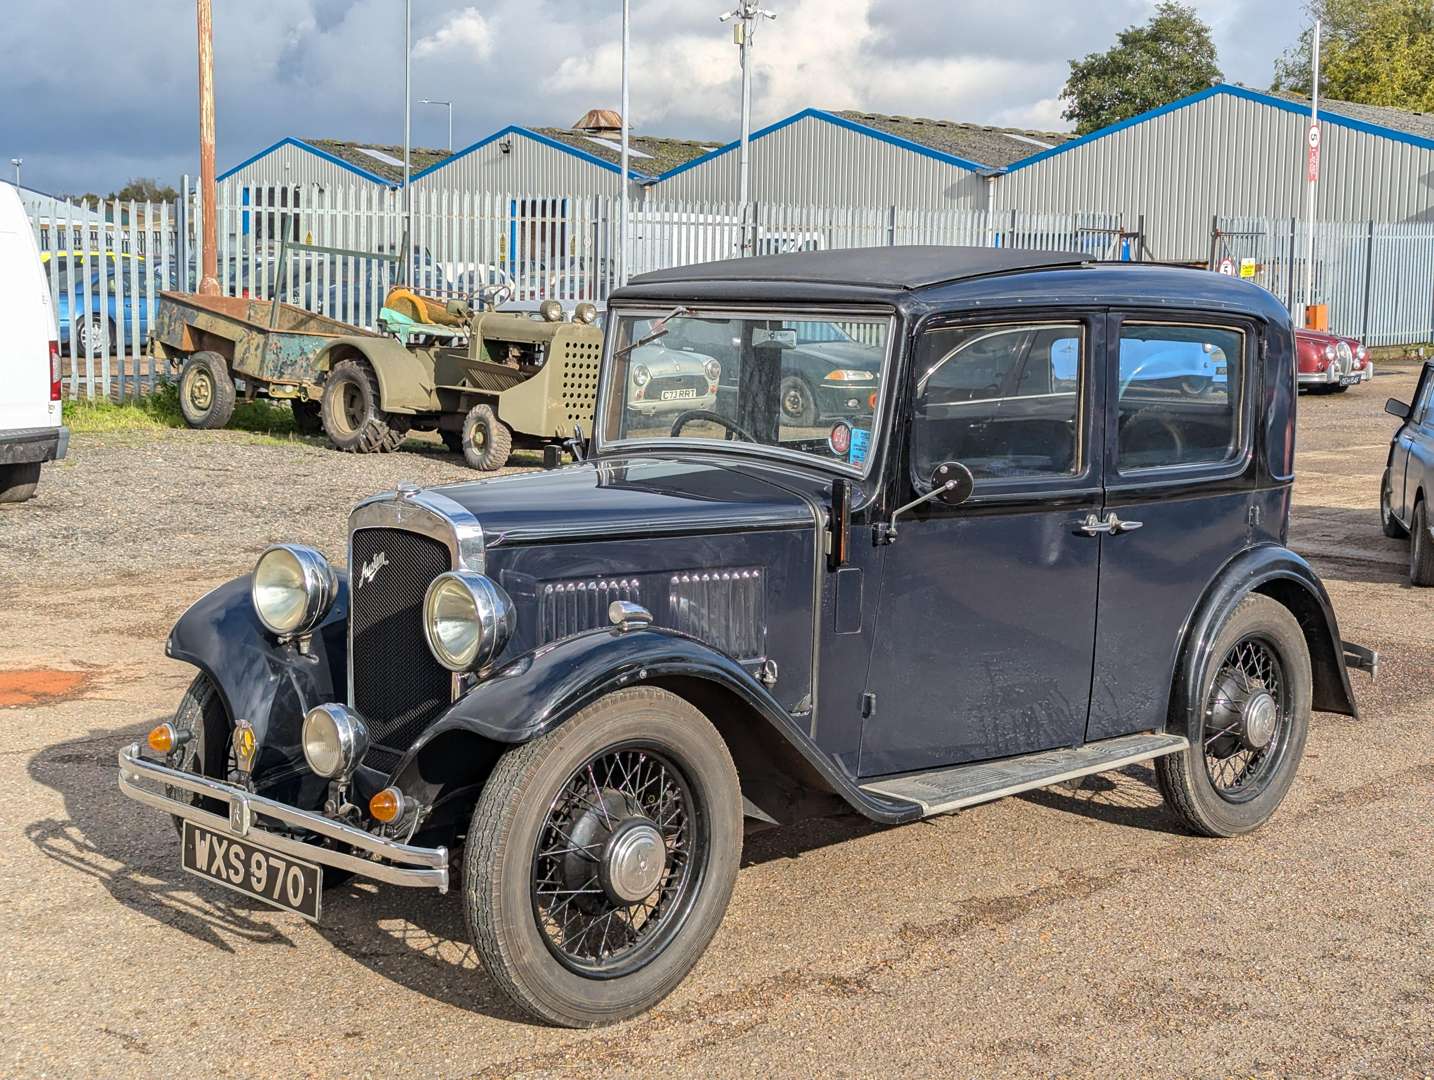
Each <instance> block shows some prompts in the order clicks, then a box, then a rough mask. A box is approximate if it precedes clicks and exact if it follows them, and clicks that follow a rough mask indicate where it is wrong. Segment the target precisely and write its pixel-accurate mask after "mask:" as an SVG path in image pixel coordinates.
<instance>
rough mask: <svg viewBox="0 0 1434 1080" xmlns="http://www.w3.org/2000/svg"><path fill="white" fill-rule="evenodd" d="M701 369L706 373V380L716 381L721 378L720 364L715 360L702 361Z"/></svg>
mask: <svg viewBox="0 0 1434 1080" xmlns="http://www.w3.org/2000/svg"><path fill="white" fill-rule="evenodd" d="M702 370H703V371H704V372H706V373H707V381H708V382H717V381H718V380H719V379H721V378H722V365H721V364H719V363H718V362H717V361H716V360H705V361H703V363H702Z"/></svg>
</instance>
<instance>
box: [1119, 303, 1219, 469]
mask: <svg viewBox="0 0 1434 1080" xmlns="http://www.w3.org/2000/svg"><path fill="white" fill-rule="evenodd" d="M1244 383H1245V335H1244V334H1243V333H1241V332H1240V331H1238V330H1230V329H1226V328H1224V327H1215V326H1169V325H1153V324H1141V323H1125V324H1123V325H1122V326H1121V329H1120V385H1119V391H1118V394H1119V398H1118V402H1117V420H1116V422H1117V425H1118V429H1117V430H1118V436H1117V443H1116V453H1117V465H1118V468H1119V470H1120V471H1121V472H1123V473H1129V472H1138V471H1140V470H1142V469H1160V468H1169V467H1171V466H1183V465H1218V464H1220V463H1222V462H1226V461H1230V460H1232V459H1233V458H1235V457H1237V456H1238V455H1239V452H1240V450H1241V439H1242V432H1241V431H1240V411H1241V405H1242V401H1241V399H1242V393H1243V392H1242V387H1243V386H1244Z"/></svg>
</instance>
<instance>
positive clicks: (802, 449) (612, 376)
mask: <svg viewBox="0 0 1434 1080" xmlns="http://www.w3.org/2000/svg"><path fill="white" fill-rule="evenodd" d="M612 318H613V326H612V329H611V330H610V332H609V335H608V353H607V356H606V358H605V362H604V365H603V368H604V375H603V378H604V390H603V395H604V396H603V404H602V406H601V410H600V412H599V416H598V427H599V430H598V436H599V441H600V443H602V444H605V445H610V444H613V443H623V442H635V441H643V442H650V441H653V440H657V441H673V442H676V441H679V440H680V441H683V442H703V443H707V444H712V445H725V444H731V443H744V444H748V445H752V446H765V447H772V448H775V449H780V450H784V451H791V452H795V453H800V454H806V455H810V456H812V457H815V458H820V459H823V460H825V461H831V462H837V463H840V464H843V465H846V466H848V467H850V468H851V469H853V470H855V471H857V472H865V470H866V464H867V459H868V456H869V454H870V452H871V449H872V447H873V446H874V445H875V438H876V431H875V426H876V418H877V415H878V412H879V410H878V408H877V406H878V398H879V393H880V390H881V386H882V382H883V380H884V377H885V374H886V371H887V365H888V364H889V355H888V354H889V349H888V345H889V336H890V328H891V323H890V319H889V318H887V317H885V316H875V315H874V316H856V317H853V316H847V315H841V316H824V315H820V314H815V313H805V312H803V313H797V312H792V313H785V312H776V313H770V314H768V313H762V314H727V313H717V312H711V313H709V312H695V311H689V310H688V309H681V310H680V311H679V312H677V313H675V314H674V313H670V312H669V313H665V314H664V313H658V312H645V313H641V314H638V313H627V312H621V313H619V312H613V313H612ZM816 328H819V329H816Z"/></svg>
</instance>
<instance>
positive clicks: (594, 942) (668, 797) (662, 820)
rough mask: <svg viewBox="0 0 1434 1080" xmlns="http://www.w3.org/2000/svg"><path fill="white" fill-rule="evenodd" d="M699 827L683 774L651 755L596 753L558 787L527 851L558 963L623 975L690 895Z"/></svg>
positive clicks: (594, 973) (665, 932)
mask: <svg viewBox="0 0 1434 1080" xmlns="http://www.w3.org/2000/svg"><path fill="white" fill-rule="evenodd" d="M707 842H708V839H707V829H706V823H705V819H704V817H703V815H702V814H701V813H700V811H699V808H698V807H697V806H696V804H695V801H694V798H693V793H692V789H691V787H690V785H689V784H688V781H687V779H686V778H685V777H684V776H683V773H682V771H681V770H680V769H679V768H678V767H677V765H676V764H675V763H674V762H673V761H671V760H670V759H669V758H668V757H666V756H665V755H663V754H662V753H660V752H658V751H657V750H656V749H654V748H652V747H648V746H644V745H642V744H640V743H627V744H623V745H620V746H617V747H611V748H607V749H604V750H603V751H601V752H600V753H598V754H597V755H595V756H594V757H592V758H590V759H589V760H588V761H587V762H585V763H584V764H583V765H582V766H581V767H579V768H578V769H576V770H575V771H574V772H573V773H572V775H571V776H570V777H569V778H568V780H567V782H566V783H564V784H563V786H562V787H561V788H560V789H559V791H558V793H557V795H556V797H555V798H554V799H553V801H552V804H551V806H550V807H549V809H548V813H547V817H546V819H545V820H544V822H543V825H542V827H541V828H540V829H539V832H538V839H537V843H536V845H535V848H534V852H533V881H532V897H533V915H534V917H535V918H536V919H537V923H538V929H539V931H540V933H541V934H542V937H543V940H544V942H545V943H546V944H547V946H548V948H549V950H551V951H552V953H553V955H554V956H555V957H557V959H558V960H559V961H560V962H561V963H562V964H563V965H564V966H566V967H568V968H570V969H571V970H573V971H576V972H579V973H581V974H583V975H586V976H589V977H597V978H609V977H617V976H621V975H626V974H630V973H631V972H633V971H635V970H637V969H638V968H640V967H642V966H643V965H644V964H646V963H647V962H648V961H649V960H651V959H652V958H653V957H654V956H656V955H657V954H658V953H659V952H660V951H661V950H662V949H663V947H664V946H665V945H666V944H667V942H668V941H669V940H670V939H671V938H672V936H673V935H674V934H675V932H676V931H677V929H678V928H679V927H680V926H681V924H682V921H683V919H684V918H685V916H686V914H687V912H688V910H689V909H690V908H691V906H692V902H693V899H694V898H695V896H696V894H697V888H698V885H699V878H700V876H701V868H702V866H703V865H704V863H705V857H706V846H707Z"/></svg>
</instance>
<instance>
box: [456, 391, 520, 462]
mask: <svg viewBox="0 0 1434 1080" xmlns="http://www.w3.org/2000/svg"><path fill="white" fill-rule="evenodd" d="M461 445H462V447H463V460H464V461H466V462H468V465H469V467H470V468H474V469H480V470H482V471H483V472H497V471H498V470H499V469H501V468H502V467H503V466H504V465H506V464H508V457H509V455H510V454H512V452H513V433H512V431H510V430H509V429H508V425H507V424H505V423H503V421H501V420H499V419H498V414H497V413H495V412H494V411H493V408H492V406H490V405H474V406H473V408H471V409H469V410H468V415H467V416H466V417H465V418H464V420H463V436H462V442H461Z"/></svg>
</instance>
